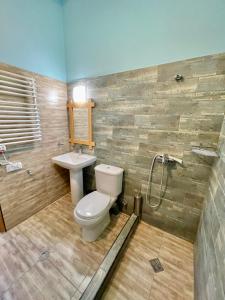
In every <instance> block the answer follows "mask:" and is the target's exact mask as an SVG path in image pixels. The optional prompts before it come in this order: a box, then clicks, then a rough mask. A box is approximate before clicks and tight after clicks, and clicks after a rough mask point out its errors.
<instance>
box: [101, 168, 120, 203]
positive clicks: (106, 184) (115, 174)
mask: <svg viewBox="0 0 225 300" xmlns="http://www.w3.org/2000/svg"><path fill="white" fill-rule="evenodd" d="M95 179H96V188H97V191H98V192H101V193H104V194H107V195H110V196H113V197H117V196H119V194H120V193H121V192H122V181H123V169H121V168H118V167H114V166H110V165H105V164H101V165H98V166H96V167H95Z"/></svg>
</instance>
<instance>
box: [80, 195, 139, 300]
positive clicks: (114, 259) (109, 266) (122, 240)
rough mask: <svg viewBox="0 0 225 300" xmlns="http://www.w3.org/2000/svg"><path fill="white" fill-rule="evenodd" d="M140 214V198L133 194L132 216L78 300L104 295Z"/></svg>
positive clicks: (96, 299) (94, 299)
mask: <svg viewBox="0 0 225 300" xmlns="http://www.w3.org/2000/svg"><path fill="white" fill-rule="evenodd" d="M141 213H142V197H141V194H140V193H139V192H135V196H134V212H133V214H132V215H131V216H130V218H129V219H128V221H127V222H126V224H125V225H124V227H123V228H122V230H121V232H120V234H119V235H118V237H117V239H116V240H115V242H114V243H113V245H112V247H111V248H110V250H109V251H108V253H107V254H106V256H105V258H104V260H103V262H102V263H101V265H100V267H99V268H98V270H97V271H96V273H95V275H94V276H93V277H92V280H91V281H90V283H89V285H88V286H87V288H86V290H85V291H84V293H83V295H82V296H81V298H80V300H98V299H101V296H102V294H103V293H104V290H105V288H106V287H107V285H108V283H109V281H110V279H111V277H112V275H113V272H114V270H115V268H116V266H117V264H118V262H119V260H120V259H121V257H122V254H123V252H124V250H125V249H126V246H127V244H128V243H129V240H130V238H131V236H132V234H133V232H134V231H135V229H136V227H137V225H138V222H139V221H140V218H141Z"/></svg>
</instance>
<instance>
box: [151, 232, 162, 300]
mask: <svg viewBox="0 0 225 300" xmlns="http://www.w3.org/2000/svg"><path fill="white" fill-rule="evenodd" d="M164 239H165V234H164V233H163V236H162V239H161V244H160V247H159V249H158V253H157V257H158V258H159V257H160V251H161V248H162V246H163V244H164ZM155 276H157V273H155V272H154V271H153V278H152V284H151V287H150V291H149V298H148V299H149V300H150V299H151V292H152V286H153V284H154V281H155Z"/></svg>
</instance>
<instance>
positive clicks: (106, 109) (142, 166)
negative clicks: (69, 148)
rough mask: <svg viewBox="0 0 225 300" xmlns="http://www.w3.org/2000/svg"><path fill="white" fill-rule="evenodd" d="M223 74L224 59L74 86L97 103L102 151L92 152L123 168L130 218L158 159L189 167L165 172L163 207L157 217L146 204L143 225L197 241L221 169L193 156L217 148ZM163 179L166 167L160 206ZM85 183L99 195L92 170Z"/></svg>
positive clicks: (157, 174) (157, 173)
mask: <svg viewBox="0 0 225 300" xmlns="http://www.w3.org/2000/svg"><path fill="white" fill-rule="evenodd" d="M222 66H225V55H211V56H206V57H200V58H194V59H190V60H185V61H181V62H175V63H171V64H165V65H160V66H156V67H152V68H146V69H140V70H134V71H130V72H124V73H119V74H112V75H108V76H102V77H98V78H91V79H83V80H81V81H77V82H74V83H70V84H68V95H69V97H71V96H72V89H73V87H74V86H76V85H77V84H80V83H82V84H84V85H85V86H86V88H87V93H88V96H89V97H91V98H93V100H94V101H95V103H96V107H95V108H94V110H93V120H94V121H93V123H94V124H93V135H94V141H95V142H96V147H95V148H94V151H92V152H90V151H88V150H87V152H89V153H95V155H96V156H97V159H98V160H97V163H107V164H112V165H115V166H119V167H122V168H124V170H125V172H124V183H123V194H122V196H121V197H122V198H123V199H124V200H125V201H126V202H127V203H128V206H127V207H128V208H127V212H128V213H130V212H131V211H132V209H133V195H134V189H139V190H141V192H142V195H143V197H145V193H146V190H147V182H148V173H149V168H150V164H151V162H152V159H153V157H154V156H155V154H156V153H168V154H171V155H174V156H177V157H179V158H181V159H183V161H184V164H183V167H180V166H178V165H177V166H175V167H173V168H166V169H165V178H164V183H165V180H166V176H168V179H167V189H166V191H165V194H164V198H163V201H162V205H161V207H160V208H159V209H158V210H152V209H150V208H149V206H148V205H147V204H146V203H145V201H144V207H143V212H144V214H143V219H144V220H145V221H148V222H149V223H150V224H154V225H156V226H158V227H160V228H163V229H164V230H167V231H169V232H172V233H174V234H176V235H178V236H181V237H183V238H185V239H188V240H191V241H194V240H195V235H196V231H197V226H198V221H199V217H200V214H201V210H202V205H203V200H204V197H205V194H206V192H207V189H208V179H209V175H210V171H211V166H212V164H213V163H214V161H215V160H214V159H212V158H206V157H200V156H197V155H195V154H193V153H192V152H191V148H192V146H203V147H213V148H216V147H217V145H218V140H219V135H220V129H221V125H222V119H223V115H224V111H225V91H224V88H223V87H224V86H223V82H224V73H225V72H224V69H223V67H222ZM177 73H180V74H182V75H183V76H184V80H183V81H182V82H176V81H175V80H174V76H175V75H176V74H177ZM217 168H218V169H221V166H220V165H218V166H217ZM161 172H162V171H161V165H156V166H155V169H154V175H153V185H152V193H153V195H154V199H155V200H156V201H157V200H158V197H159V191H160V181H161ZM85 176H86V180H85V181H86V183H85V184H86V186H87V187H88V189H89V190H91V189H93V188H95V183H94V172H93V168H89V169H88V170H86V171H85ZM221 180H222V179H221ZM154 199H153V200H154ZM215 226H216V224H215Z"/></svg>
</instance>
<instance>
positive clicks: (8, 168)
mask: <svg viewBox="0 0 225 300" xmlns="http://www.w3.org/2000/svg"><path fill="white" fill-rule="evenodd" d="M22 168H23V165H22V163H21V162H20V161H18V162H14V163H11V164H9V165H7V166H6V172H7V173H9V172H14V171H18V170H21V169H22Z"/></svg>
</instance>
